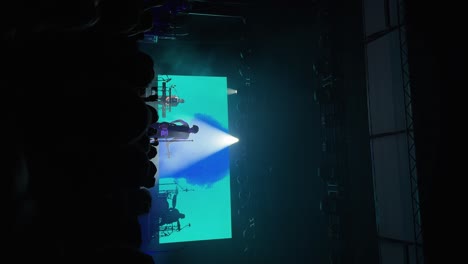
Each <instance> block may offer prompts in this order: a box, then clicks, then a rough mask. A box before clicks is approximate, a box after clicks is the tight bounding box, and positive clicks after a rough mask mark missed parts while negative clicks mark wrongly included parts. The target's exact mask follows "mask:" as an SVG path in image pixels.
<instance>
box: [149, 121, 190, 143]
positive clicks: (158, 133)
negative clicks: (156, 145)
mask: <svg viewBox="0 0 468 264" xmlns="http://www.w3.org/2000/svg"><path fill="white" fill-rule="evenodd" d="M178 123H179V124H180V125H177V124H178ZM151 128H152V129H150V132H149V136H150V137H156V138H164V139H188V138H189V137H190V134H192V133H193V134H196V133H198V126H197V125H193V126H192V127H190V126H189V124H188V123H187V122H185V121H184V120H182V119H178V120H174V121H172V122H171V123H168V122H161V123H154V124H152V125H151Z"/></svg>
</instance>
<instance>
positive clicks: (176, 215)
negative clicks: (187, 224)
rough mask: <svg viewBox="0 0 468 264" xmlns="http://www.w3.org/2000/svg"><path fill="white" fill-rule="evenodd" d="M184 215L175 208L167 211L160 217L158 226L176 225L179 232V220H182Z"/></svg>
mask: <svg viewBox="0 0 468 264" xmlns="http://www.w3.org/2000/svg"><path fill="white" fill-rule="evenodd" d="M184 218H185V214H181V213H180V212H179V210H177V209H175V208H171V209H169V211H168V212H167V213H165V214H164V215H162V217H161V222H160V223H159V225H160V226H161V225H165V224H172V223H177V229H178V230H179V231H180V221H179V220H180V219H184Z"/></svg>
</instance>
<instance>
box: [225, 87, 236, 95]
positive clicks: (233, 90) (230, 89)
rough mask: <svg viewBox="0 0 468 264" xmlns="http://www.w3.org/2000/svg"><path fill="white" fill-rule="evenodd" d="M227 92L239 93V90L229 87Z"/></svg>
mask: <svg viewBox="0 0 468 264" xmlns="http://www.w3.org/2000/svg"><path fill="white" fill-rule="evenodd" d="M227 94H228V95H233V94H237V90H236V89H232V88H227Z"/></svg>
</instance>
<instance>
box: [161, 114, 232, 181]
mask: <svg viewBox="0 0 468 264" xmlns="http://www.w3.org/2000/svg"><path fill="white" fill-rule="evenodd" d="M191 123H193V124H196V125H197V126H198V127H199V129H200V130H199V132H198V133H197V134H192V135H191V136H190V139H189V140H184V141H182V142H162V141H161V143H160V145H159V148H158V152H159V158H160V159H164V168H162V167H161V170H162V169H164V170H165V172H166V173H169V174H172V173H177V171H180V170H182V169H184V168H186V167H187V166H190V165H191V164H194V163H195V162H198V161H199V160H201V159H204V158H207V157H208V156H211V155H213V154H214V153H216V152H218V151H220V150H222V149H225V148H227V147H229V146H231V145H232V144H235V143H237V142H238V141H239V139H237V138H236V137H233V136H231V135H230V134H228V133H226V132H224V131H221V130H219V129H218V128H215V127H212V126H211V125H209V124H207V123H205V122H202V121H201V120H193V121H192V122H191ZM166 143H169V146H168V147H167V146H166ZM168 149H170V153H171V154H170V158H167V157H168V155H167V150H168Z"/></svg>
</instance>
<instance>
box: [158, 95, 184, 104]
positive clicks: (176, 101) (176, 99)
mask: <svg viewBox="0 0 468 264" xmlns="http://www.w3.org/2000/svg"><path fill="white" fill-rule="evenodd" d="M161 103H162V102H161ZM164 103H165V104H166V105H167V106H169V105H170V106H178V105H179V104H180V103H185V100H184V99H182V98H180V97H178V96H175V95H173V96H171V97H169V96H168V97H166V100H165V102H164Z"/></svg>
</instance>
